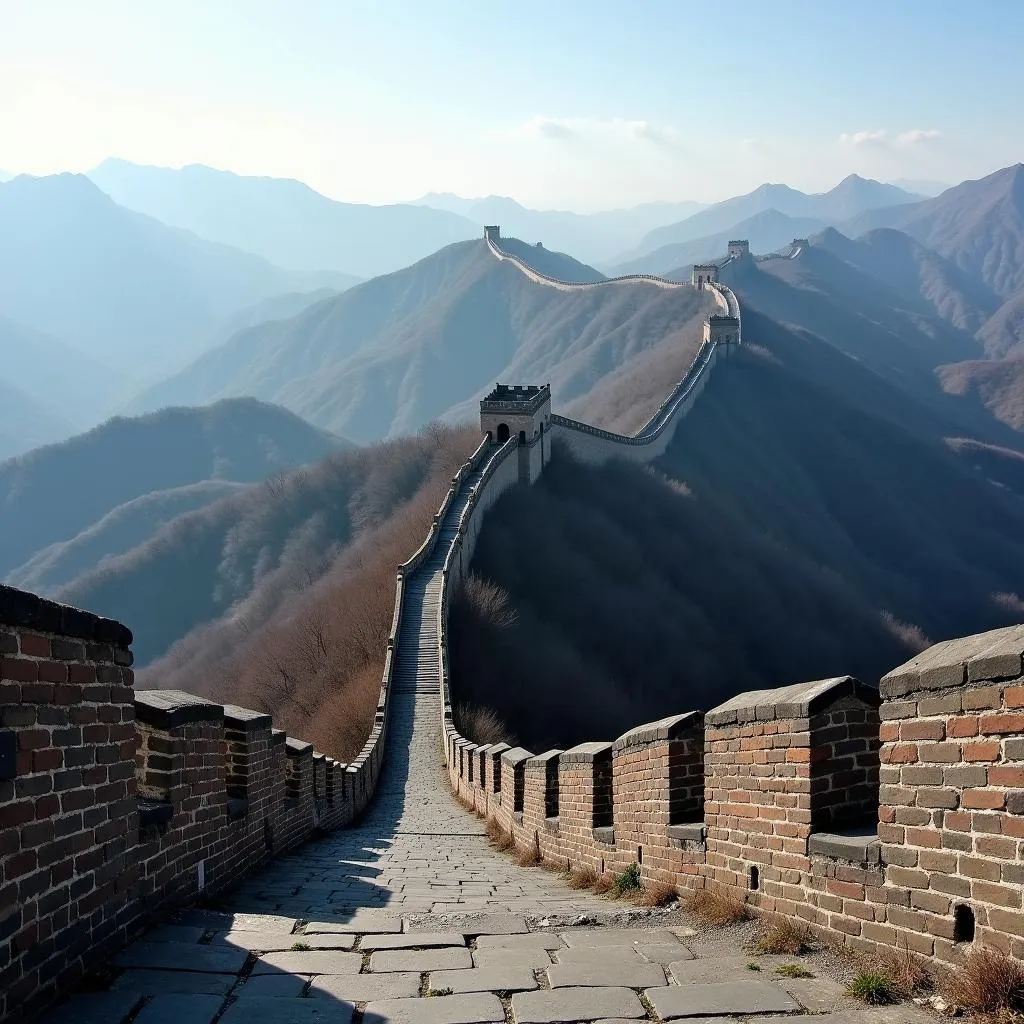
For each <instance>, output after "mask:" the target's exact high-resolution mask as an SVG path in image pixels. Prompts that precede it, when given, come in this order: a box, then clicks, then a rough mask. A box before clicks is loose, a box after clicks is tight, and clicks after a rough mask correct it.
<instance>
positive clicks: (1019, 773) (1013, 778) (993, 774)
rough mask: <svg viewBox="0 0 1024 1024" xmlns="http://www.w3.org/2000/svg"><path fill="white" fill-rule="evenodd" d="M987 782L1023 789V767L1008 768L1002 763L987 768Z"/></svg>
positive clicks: (992, 784)
mask: <svg viewBox="0 0 1024 1024" xmlns="http://www.w3.org/2000/svg"><path fill="white" fill-rule="evenodd" d="M988 784H989V785H990V786H1004V787H1006V788H1009V789H1024V768H1008V767H1005V766H1003V765H999V766H998V767H995V768H989V770H988Z"/></svg>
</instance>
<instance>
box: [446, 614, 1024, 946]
mask: <svg viewBox="0 0 1024 1024" xmlns="http://www.w3.org/2000/svg"><path fill="white" fill-rule="evenodd" d="M470 747H472V745H471V744H469V743H468V741H466V740H464V739H463V738H462V737H461V736H459V734H458V732H457V731H456V730H455V728H454V726H453V725H452V724H451V720H450V718H446V720H445V750H446V752H447V756H448V767H449V774H450V778H451V780H452V785H453V786H454V787H456V788H457V789H458V791H459V793H460V795H462V796H463V797H465V798H466V799H470V800H473V802H474V805H475V806H476V807H478V808H480V809H481V810H483V811H484V812H485V813H486V815H487V816H488V818H490V819H491V820H493V821H495V822H496V823H497V824H498V825H499V826H500V827H501V828H502V829H503V830H505V831H507V832H509V833H511V834H512V836H513V838H514V840H515V842H516V845H517V846H518V847H520V848H530V847H531V846H533V845H539V847H540V851H541V853H542V854H543V856H544V857H545V858H546V859H548V860H551V861H554V862H557V863H565V864H566V865H567V866H574V867H575V866H584V865H586V866H590V867H593V868H595V869H597V870H609V871H620V870H622V869H623V868H624V867H626V866H627V865H629V864H633V863H639V864H640V867H641V875H642V877H643V879H644V880H645V881H661V882H668V883H670V884H673V885H675V886H676V887H677V888H678V889H680V890H682V889H684V888H687V887H691V888H692V887H701V886H710V887H715V888H718V889H720V890H723V891H726V892H730V893H733V894H735V895H737V896H739V897H741V898H743V899H744V900H746V901H747V902H749V903H751V904H752V905H754V906H756V907H758V908H759V909H760V910H761V911H762V912H764V913H767V914H769V915H777V916H785V917H790V918H796V919H799V920H802V921H805V922H806V923H808V924H809V925H810V926H811V927H813V928H814V929H815V930H817V931H818V932H819V933H821V934H822V935H825V936H827V937H829V938H831V939H832V940H835V941H838V942H840V943H842V944H845V945H847V946H849V947H851V948H853V949H857V950H861V951H878V950H880V949H892V948H897V947H898V948H899V949H901V950H902V949H907V950H910V951H911V952H914V953H918V954H921V955H926V956H934V957H937V958H939V959H941V960H946V961H949V962H956V961H958V960H959V959H961V958H962V956H963V954H964V953H965V951H967V950H969V949H970V948H972V945H973V943H983V944H985V945H989V946H993V947H996V948H998V949H1001V950H1004V951H1006V952H1008V953H1010V954H1012V955H1013V956H1015V957H1018V958H1021V959H1024V868H1022V867H1021V862H1022V859H1024V626H1016V627H1011V628H1008V629H1004V630H995V631H993V632H991V633H985V634H980V635H978V636H975V637H967V638H965V639H962V640H956V641H950V642H947V643H943V644H938V645H936V646H935V647H932V648H930V649H929V650H928V651H925V652H924V653H923V654H921V655H919V656H918V657H917V658H914V659H913V660H911V661H910V662H908V663H907V664H906V665H904V666H901V667H900V668H899V669H896V670H894V671H893V672H891V673H890V674H889V675H887V676H886V677H885V678H884V679H883V680H882V681H881V684H880V688H879V689H876V688H874V687H870V686H866V685H864V684H863V683H860V682H858V681H857V680H855V679H852V678H850V677H848V676H846V677H840V678H836V679H826V680H818V681H815V682H812V683H803V684H798V685H796V686H788V687H781V688H779V689H776V690H767V691H758V692H755V693H748V694H740V695H739V696H737V697H735V698H733V699H732V700H729V701H727V702H725V703H724V704H722V705H720V706H719V707H717V708H714V709H712V710H711V711H709V712H707V714H706V715H704V716H701V715H700V713H698V712H690V713H688V714H684V715H679V716H675V717H673V718H668V719H663V720H662V721H660V722H653V723H651V724H649V725H645V726H640V727H638V728H636V729H633V730H630V732H628V733H626V734H625V735H624V736H621V737H619V739H617V740H616V741H615V742H614V743H613V744H611V773H612V775H611V807H612V826H611V827H610V828H609V827H606V826H603V825H601V824H600V823H599V822H601V821H604V820H605V815H606V810H605V807H606V803H605V801H606V798H607V794H608V784H607V775H606V770H607V768H606V766H607V756H608V751H609V745H608V744H606V743H589V744H581V745H580V746H579V747H575V748H573V749H571V750H567V751H557V750H555V751H548V752H546V753H545V754H542V755H539V756H535V755H533V754H531V753H530V751H528V750H524V749H523V748H521V747H517V748H513V749H508V748H506V747H505V746H504V745H501V747H500V748H490V749H489V750H488V749H484V750H483V751H482V756H483V758H484V759H485V761H486V767H485V770H484V772H483V773H481V772H480V770H479V766H477V767H476V769H475V770H474V773H473V777H472V779H470V776H469V760H468V758H467V757H466V756H465V754H464V753H463V752H464V751H466V750H468V749H469V748H470ZM473 749H477V750H479V748H473ZM478 765H479V759H478ZM553 779H557V808H558V815H557V818H554V817H553V816H552V814H551V813H550V812H551V811H552V809H553V803H552V800H553V793H552V780H553Z"/></svg>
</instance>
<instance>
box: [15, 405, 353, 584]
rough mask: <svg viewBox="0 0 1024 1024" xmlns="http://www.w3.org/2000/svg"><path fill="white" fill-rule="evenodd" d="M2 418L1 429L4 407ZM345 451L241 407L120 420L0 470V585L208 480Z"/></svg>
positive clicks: (252, 475)
mask: <svg viewBox="0 0 1024 1024" xmlns="http://www.w3.org/2000/svg"><path fill="white" fill-rule="evenodd" d="M4 413H5V417H4V422H6V414H7V406H6V404H5V407H4ZM344 444H345V442H343V441H342V440H340V439H339V438H337V437H333V436H331V435H329V434H327V433H325V432H324V431H322V430H318V429H316V428H315V427H311V426H310V425H309V424H308V423H305V422H304V421H303V420H301V419H299V418H298V417H297V416H295V415H293V414H292V413H290V412H287V411H286V410H284V409H279V408H275V407H274V406H270V405H266V404H264V403H262V402H257V401H255V400H252V399H239V400H235V401H229V402H219V403H218V404H216V405H214V406H211V407H208V408H202V409H165V410H164V411H163V412H159V413H154V414H152V415H150V416H144V417H141V418H139V419H124V418H121V417H118V418H115V419H112V420H109V421H108V422H107V423H104V424H103V425H102V426H99V427H96V428H95V429H94V430H91V431H89V432H88V433H87V434H80V435H78V436H77V437H73V438H71V439H70V440H67V441H64V442H63V443H61V444H55V445H50V446H48V447H45V448H37V449H35V450H34V451H31V452H29V453H28V454H26V455H23V456H21V457H19V458H16V459H11V460H9V461H7V462H4V463H0V522H2V523H3V524H4V528H3V530H0V578H3V577H4V576H5V575H6V574H7V573H8V572H10V571H12V570H14V569H15V568H16V567H17V566H19V565H21V564H22V563H23V562H25V561H27V560H29V559H30V558H32V557H33V556H34V555H35V554H36V553H37V552H39V550H40V549H42V548H45V547H48V546H49V545H51V544H54V543H55V542H58V541H67V540H70V539H72V538H74V537H75V536H77V535H78V534H79V533H80V532H81V531H83V530H86V529H88V528H89V527H91V526H92V525H93V524H94V523H96V522H97V521H99V520H100V519H102V518H103V517H104V516H106V515H107V514H108V513H110V512H112V511H113V510H114V509H116V508H118V507H119V506H121V505H124V504H125V503H127V502H131V501H134V500H135V499H137V498H140V497H142V496H144V495H148V494H151V493H152V492H164V494H165V495H169V493H170V492H171V491H172V490H173V489H174V488H180V487H188V486H191V485H194V484H197V483H200V482H202V481H207V480H215V481H221V482H224V481H228V482H232V481H233V482H243V483H251V482H255V481H260V480H264V479H266V478H267V477H268V476H270V475H272V474H274V473H278V472H281V471H282V470H287V469H292V468H293V467H295V466H300V465H304V464H306V463H309V462H315V461H317V460H319V459H322V458H323V457H324V456H326V455H328V454H330V453H331V452H334V451H337V450H338V448H339V447H340V446H342V445H344ZM211 500H213V497H212V496H211Z"/></svg>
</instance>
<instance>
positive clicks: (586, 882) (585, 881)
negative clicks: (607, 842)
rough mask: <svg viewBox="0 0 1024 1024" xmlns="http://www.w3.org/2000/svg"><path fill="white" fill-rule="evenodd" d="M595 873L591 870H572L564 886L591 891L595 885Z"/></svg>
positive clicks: (585, 868) (596, 876)
mask: <svg viewBox="0 0 1024 1024" xmlns="http://www.w3.org/2000/svg"><path fill="white" fill-rule="evenodd" d="M597 878H598V875H597V872H596V871H595V870H594V869H593V868H588V867H581V868H573V869H572V870H571V871H570V872H569V877H568V878H567V879H566V884H567V885H568V886H569V888H570V889H593V888H594V886H595V885H596V884H597Z"/></svg>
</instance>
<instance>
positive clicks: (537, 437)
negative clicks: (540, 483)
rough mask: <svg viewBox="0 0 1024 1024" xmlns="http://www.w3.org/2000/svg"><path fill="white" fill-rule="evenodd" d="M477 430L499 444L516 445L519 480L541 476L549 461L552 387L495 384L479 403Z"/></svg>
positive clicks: (531, 480)
mask: <svg viewBox="0 0 1024 1024" xmlns="http://www.w3.org/2000/svg"><path fill="white" fill-rule="evenodd" d="M480 429H481V430H482V431H483V432H484V433H485V434H486V435H487V436H488V437H489V438H490V439H491V440H492V441H496V442H497V443H498V444H504V443H505V442H506V441H507V440H509V438H513V439H515V440H516V442H517V443H518V445H519V479H520V480H521V481H523V482H524V483H525V482H527V481H529V482H530V483H533V481H534V480H536V479H537V477H538V476H540V472H541V470H542V469H543V468H544V464H545V463H546V462H547V461H548V459H550V458H551V385H550V384H544V385H536V384H496V385H495V386H494V390H493V391H492V392H491V393H490V394H489V395H487V396H486V397H485V398H484V399H483V400H482V401H481V402H480Z"/></svg>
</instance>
